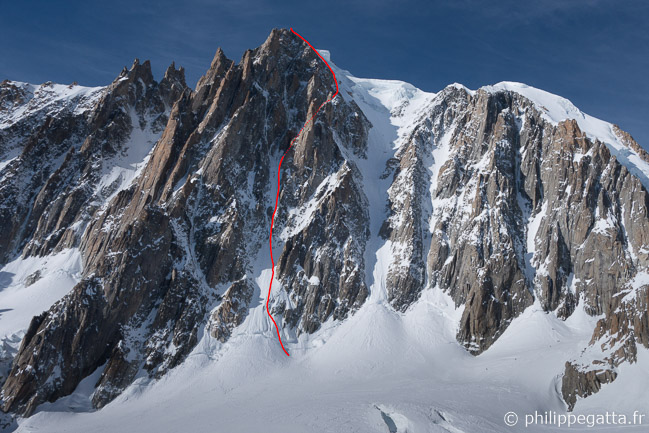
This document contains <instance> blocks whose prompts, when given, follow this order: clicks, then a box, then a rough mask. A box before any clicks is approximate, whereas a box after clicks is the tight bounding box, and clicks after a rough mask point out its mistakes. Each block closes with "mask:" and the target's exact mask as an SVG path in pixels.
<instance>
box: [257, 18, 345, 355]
mask: <svg viewBox="0 0 649 433" xmlns="http://www.w3.org/2000/svg"><path fill="white" fill-rule="evenodd" d="M291 31H292V32H293V34H295V35H297V36H298V37H299V38H300V39H302V40H303V41H304V42H306V43H307V45H308V46H310V47H311V49H312V50H313V52H315V53H316V54H317V55H318V57H320V59H322V61H323V62H325V65H327V67H328V68H329V70H330V71H331V75H333V77H334V83H336V93H334V94H333V96H331V97H330V98H329V99H327V100H326V101H324V102H323V103H322V104H320V106H319V107H318V109H317V110H316V111H315V113H313V116H311V118H310V119H308V120H307V121H306V122H304V126H302V129H300V132H298V133H297V135H296V136H295V137H293V139H292V140H291V143H290V144H289V146H288V149H286V152H284V154H283V155H282V158H281V159H280V160H279V167H277V194H276V195H275V209H273V216H272V217H271V219H270V239H269V245H270V261H271V263H272V264H273V266H272V268H271V269H272V276H271V277H270V285H269V286H268V297H267V298H266V312H267V313H268V317H270V320H272V321H273V324H274V325H275V329H276V330H277V338H278V339H279V344H280V345H281V346H282V350H283V351H284V353H286V356H291V355H289V354H288V352H287V351H286V348H284V343H282V336H281V335H280V334H279V327H278V326H277V322H275V319H273V316H272V314H270V310H269V308H268V303H269V302H270V291H271V289H272V288H273V279H274V278H275V261H274V260H273V224H274V223H275V213H276V212H277V205H278V203H279V189H280V172H281V170H282V162H283V161H284V157H285V156H286V154H287V153H288V151H289V150H291V148H292V147H293V143H295V140H297V139H298V138H299V137H300V135H301V134H302V132H303V131H304V129H305V128H306V127H307V125H308V124H309V123H311V122H312V121H313V119H315V116H316V115H317V114H318V112H319V111H320V109H321V108H322V107H324V106H325V104H327V103H329V102H331V101H332V100H333V99H334V98H335V97H336V95H337V94H338V80H336V74H335V73H334V70H333V69H331V66H329V63H327V61H326V60H325V59H324V57H322V56H321V55H320V53H319V52H318V51H317V50H316V49H315V48H313V45H311V44H310V43H309V41H307V40H306V39H304V38H303V37H302V36H301V35H300V34H299V33H297V32H296V31H295V30H293V29H292V28H291Z"/></svg>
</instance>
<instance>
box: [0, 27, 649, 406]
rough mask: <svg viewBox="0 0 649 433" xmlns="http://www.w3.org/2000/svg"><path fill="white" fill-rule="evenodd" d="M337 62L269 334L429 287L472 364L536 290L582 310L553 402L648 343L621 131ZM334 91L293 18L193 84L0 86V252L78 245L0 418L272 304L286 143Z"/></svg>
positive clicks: (113, 377) (550, 98) (305, 169)
mask: <svg viewBox="0 0 649 433" xmlns="http://www.w3.org/2000/svg"><path fill="white" fill-rule="evenodd" d="M322 53H323V54H325V56H326V57H327V58H328V53H326V52H322ZM332 66H333V65H332ZM335 71H336V74H337V76H338V79H339V81H340V88H341V93H340V97H337V98H336V99H335V100H334V101H333V102H332V103H331V104H328V105H326V106H325V107H324V108H323V110H322V111H321V113H320V114H319V115H318V117H317V118H316V120H315V122H314V123H312V124H311V125H310V126H309V127H308V128H307V129H306V130H305V131H304V133H303V134H302V135H301V136H300V138H299V139H298V140H297V141H296V143H295V146H294V149H293V150H292V152H291V153H289V156H288V157H287V158H288V159H287V160H285V162H284V164H285V167H286V168H285V169H284V170H283V172H282V180H281V183H282V189H281V195H280V207H279V210H278V214H277V216H276V227H275V231H276V233H277V234H278V235H276V238H275V240H274V241H275V244H274V247H273V248H274V250H275V251H276V255H277V256H278V257H279V260H278V261H277V267H276V275H277V277H276V279H277V282H278V285H277V287H278V290H276V291H274V293H273V297H272V298H271V306H272V309H271V311H272V313H273V315H274V316H275V318H276V319H278V324H279V325H280V328H281V329H282V332H283V335H284V337H283V338H284V339H285V341H288V343H289V344H291V343H292V342H293V343H294V342H297V341H300V339H301V338H305V336H306V337H308V336H309V335H317V333H318V332H319V330H320V329H321V328H322V326H323V324H327V323H331V322H332V321H333V322H339V321H344V320H346V319H347V318H349V317H350V316H351V315H353V314H354V313H355V312H356V311H358V310H359V309H360V308H361V307H362V306H363V305H364V304H366V303H367V302H369V301H370V300H371V299H372V297H374V299H383V300H384V301H385V302H386V303H388V304H389V305H390V306H391V307H392V308H393V309H394V310H396V311H399V312H405V311H408V309H410V308H412V307H413V306H414V305H415V304H416V303H417V302H418V300H419V299H420V297H421V295H422V293H424V292H425V291H429V290H439V291H443V292H444V293H447V294H448V295H449V296H450V297H451V298H452V300H453V302H454V303H455V305H456V308H458V309H461V311H462V316H461V319H460V320H459V322H458V323H457V335H456V338H457V342H458V343H459V344H460V345H462V346H463V347H464V348H465V349H466V350H467V351H469V352H470V353H472V354H474V355H478V354H481V353H483V352H485V351H488V350H489V348H490V347H491V346H492V345H493V344H494V343H495V342H496V341H497V340H498V339H499V337H500V336H501V335H503V333H504V332H505V331H506V330H507V329H508V327H509V326H510V324H511V323H512V321H513V320H514V319H515V318H516V317H519V316H520V315H521V314H522V313H523V312H524V311H525V310H526V309H527V308H529V307H531V306H532V305H537V306H540V308H542V309H543V310H545V311H547V312H548V314H554V315H556V316H558V317H560V318H562V319H566V318H569V317H570V316H571V315H573V314H574V313H575V311H576V310H577V309H583V310H585V311H586V312H587V313H588V314H590V315H591V316H595V317H598V318H599V321H598V322H597V326H596V328H595V329H594V330H593V335H592V339H591V341H590V344H589V345H588V346H587V347H583V348H578V349H577V351H576V353H575V354H571V355H570V356H567V357H566V365H565V370H564V371H557V375H558V376H560V377H561V379H560V382H561V383H560V386H559V388H560V393H561V397H562V398H563V400H564V401H565V403H566V404H567V407H568V408H569V409H572V408H574V406H575V404H576V403H577V401H578V399H579V398H583V397H587V396H588V395H591V394H593V393H595V392H597V391H599V390H600V388H601V387H602V385H603V384H605V383H608V382H610V381H612V380H614V379H615V378H616V376H617V371H618V367H619V365H620V364H621V363H624V362H626V363H633V362H635V361H636V359H637V358H636V355H637V351H638V350H639V349H638V348H639V347H644V348H646V347H649V336H648V334H647V332H648V316H647V303H648V301H649V299H648V296H649V294H648V292H647V284H649V277H648V276H649V270H648V267H649V263H648V260H649V255H648V254H649V248H647V246H646V245H647V236H649V214H648V213H647V212H648V210H647V209H648V206H649V199H648V196H647V189H646V188H647V185H649V181H647V179H648V176H647V174H649V158H648V157H647V154H646V152H644V151H643V150H642V149H641V148H640V146H639V145H638V144H637V143H635V141H633V139H632V138H631V137H630V135H628V134H626V133H624V132H623V131H621V130H620V129H619V128H617V127H615V126H613V125H609V124H606V123H605V122H601V121H598V120H596V119H592V118H590V117H588V116H587V115H584V114H583V113H581V112H580V111H579V110H577V109H576V108H574V106H572V104H570V103H569V102H568V101H566V100H564V99H561V98H558V97H556V96H554V95H549V94H547V93H545V92H542V91H538V90H536V89H533V88H529V87H527V86H524V85H520V84H517V83H501V84H499V85H496V86H488V87H484V88H481V89H479V90H477V91H471V90H469V89H466V88H465V87H463V86H461V85H451V86H448V87H447V88H445V89H443V90H442V91H441V92H439V93H437V94H430V93H425V92H422V91H420V90H418V89H416V88H414V87H412V86H410V85H408V84H406V83H401V82H388V81H381V80H364V79H358V78H356V77H353V76H352V75H351V74H349V73H348V72H346V71H343V70H341V69H339V68H337V67H335ZM334 87H335V86H334V83H333V81H332V77H331V74H330V73H329V71H328V69H327V68H326V66H325V65H324V64H323V63H322V62H321V60H319V59H318V58H317V56H316V55H315V54H314V53H313V52H312V51H311V50H310V48H309V47H308V46H307V45H306V44H304V43H303V42H302V41H300V40H299V39H298V38H297V37H295V36H294V35H292V34H291V33H290V32H289V31H287V30H273V32H272V33H271V35H270V36H269V38H268V39H267V40H266V41H265V42H264V44H263V45H261V46H260V47H259V48H257V49H255V50H249V51H247V52H246V53H245V54H244V55H243V57H242V59H241V60H240V62H239V63H235V62H234V61H232V60H229V59H228V58H227V57H225V55H224V53H223V52H222V51H221V50H219V51H217V53H216V55H215V57H214V60H213V61H212V64H211V65H210V68H209V70H208V71H207V72H206V74H205V75H204V76H203V77H202V78H201V80H200V81H199V82H198V84H197V86H196V89H195V90H191V89H189V88H188V87H187V85H186V84H185V80H184V74H183V70H182V68H180V69H179V70H177V69H176V68H175V66H174V65H172V66H171V67H170V68H169V69H168V70H167V72H166V74H165V76H164V78H163V79H162V80H161V81H160V82H159V83H157V82H155V80H154V79H153V76H152V74H151V69H150V65H149V64H148V62H144V63H142V64H140V62H139V61H136V62H135V63H134V64H133V66H132V67H131V69H130V70H124V71H123V72H122V73H121V74H120V75H119V76H118V77H117V79H116V80H115V81H114V82H113V83H112V84H111V85H110V86H108V87H105V88H97V89H85V88H80V87H79V86H70V87H69V88H68V87H66V86H59V85H53V84H45V85H43V86H41V87H35V86H31V85H26V84H20V83H13V82H8V81H5V82H3V83H2V85H0V157H1V160H2V161H4V162H3V163H2V164H3V165H2V166H0V170H1V171H0V221H1V223H2V227H3V228H7V229H6V230H4V229H3V230H2V233H0V263H4V264H6V263H9V262H11V261H12V260H15V259H16V258H17V257H22V258H28V257H45V256H48V255H51V254H54V253H57V252H60V251H63V250H66V249H70V248H72V249H78V250H79V251H80V253H81V256H82V257H83V273H82V275H81V277H80V279H79V281H78V283H77V284H76V285H75V286H74V288H72V290H71V291H70V292H69V293H68V294H67V295H65V296H64V297H63V298H62V299H60V300H59V301H58V302H56V303H55V304H54V305H52V306H51V308H50V309H49V310H48V311H45V312H43V313H42V314H38V312H35V313H36V314H37V315H36V317H34V318H33V319H32V321H31V323H30V324H29V326H27V327H26V328H25V330H24V336H23V337H22V342H21V343H20V347H19V348H18V347H16V348H15V349H12V350H7V351H6V353H8V354H9V355H6V358H7V359H6V362H7V366H9V362H10V363H11V365H10V367H9V368H8V369H7V371H6V372H5V371H0V373H1V374H0V377H2V378H3V379H2V380H3V385H2V392H1V394H0V401H1V408H2V410H3V411H5V412H9V413H16V414H21V415H25V416H29V415H30V414H32V413H33V412H34V411H35V410H36V409H37V408H38V407H39V405H41V404H43V403H45V402H51V401H55V400H57V399H59V398H61V397H63V396H66V395H69V394H71V393H72V392H74V390H75V389H76V388H77V386H78V384H79V383H80V382H81V380H82V379H84V378H85V377H87V376H89V375H90V374H91V373H93V372H96V371H100V372H101V375H100V377H99V379H98V381H97V382H96V384H95V391H94V393H93V395H92V404H93V406H94V407H95V408H101V407H103V406H104V405H106V404H107V403H109V402H110V401H112V400H113V399H114V398H115V397H117V396H118V395H119V394H120V393H121V392H122V391H123V390H124V389H125V388H127V387H128V386H129V385H130V384H131V383H132V382H133V381H134V380H136V378H138V377H142V376H147V377H152V378H159V377H161V376H163V375H164V374H166V373H167V372H168V371H169V370H170V369H171V368H174V367H175V366H178V365H180V364H181V363H183V362H184V360H185V359H186V357H187V355H188V354H189V353H190V352H191V350H192V349H194V347H195V346H196V345H197V343H198V342H199V341H200V340H201V339H205V338H211V339H214V341H216V342H218V344H223V343H225V342H226V341H228V339H229V338H230V336H231V335H232V333H233V332H234V330H235V329H236V328H237V327H238V326H240V325H241V324H242V323H243V322H244V320H246V318H249V317H251V316H252V314H253V313H252V311H253V310H254V309H255V308H258V307H257V304H258V303H259V301H260V300H261V299H262V297H263V296H265V295H263V291H264V288H263V287H261V291H260V287H259V284H258V274H259V272H260V270H263V269H265V268H267V267H268V266H269V265H268V263H269V260H267V259H266V254H267V251H266V245H267V244H266V242H267V234H268V228H269V222H270V214H269V206H270V205H271V203H272V200H273V199H274V195H273V192H274V191H276V185H274V184H273V182H275V179H274V173H275V170H276V167H277V163H278V160H279V156H280V155H281V154H282V153H283V151H284V150H285V149H286V148H287V146H288V144H289V141H290V139H291V138H292V137H293V136H294V135H295V133H297V131H298V130H299V129H300V128H301V125H302V124H303V123H304V120H305V119H307V118H309V117H310V116H311V114H312V113H313V111H314V110H315V109H316V108H317V107H318V106H319V105H320V104H321V103H322V101H324V100H326V99H327V97H328V96H329V95H330V94H331V93H332V92H333V89H334ZM275 245H276V246H275ZM33 278H34V279H38V278H39V276H38V275H33ZM41 278H45V277H43V276H41ZM25 285H26V284H25ZM0 320H2V319H1V317H0ZM16 331H18V330H16ZM0 337H2V338H3V339H4V336H0ZM12 341H13V340H12ZM13 344H14V346H12V347H15V342H14V343H13ZM289 351H290V350H289ZM0 365H2V364H0Z"/></svg>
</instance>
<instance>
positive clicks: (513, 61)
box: [0, 0, 649, 148]
mask: <svg viewBox="0 0 649 433" xmlns="http://www.w3.org/2000/svg"><path fill="white" fill-rule="evenodd" d="M648 23H649V2H648V1H644V0H625V1H620V0H536V1H533V2H532V1H524V0H517V1H512V0H503V1H481V0H455V1H444V2H442V1H435V0H430V1H409V0H401V1H388V0H371V1H370V0H347V1H337V0H331V1H326V0H321V1H318V2H307V1H292V0H288V1H282V2H280V1H278V0H275V1H267V0H238V1H235V0H222V1H213V0H185V1H178V0H175V1H170V0H156V1H136V0H132V1H127V0H113V1H102V2H99V1H94V0H85V1H77V0H68V1H65V2H54V1H51V0H50V1H35V0H23V1H12V2H8V1H2V3H0V41H1V45H0V46H2V51H1V54H0V80H2V79H4V78H9V79H12V80H22V81H29V82H34V83H42V82H44V81H48V80H52V81H56V82H62V83H70V82H73V81H78V82H79V83H80V84H83V85H101V84H107V83H109V82H110V81H112V79H113V78H114V77H115V76H116V75H117V74H118V73H119V71H120V70H121V68H122V67H123V66H130V65H131V63H132V61H133V59H134V58H135V57H139V58H140V59H142V60H144V59H150V60H151V62H152V64H153V68H154V73H155V75H156V77H158V78H159V77H160V76H161V74H162V73H163V71H164V69H165V68H166V67H167V66H168V65H169V64H170V63H171V62H172V61H174V60H175V61H176V64H177V65H183V66H184V67H185V68H186V70H187V78H188V84H190V85H191V86H192V87H193V86H194V84H195V83H196V81H197V80H198V78H199V77H200V75H202V73H203V72H204V71H205V70H206V68H207V67H208V66H209V63H210V61H211V59H212V57H213V55H214V52H215V51H216V48H217V47H218V46H221V47H223V49H224V50H225V53H226V55H227V56H228V57H230V58H232V59H235V60H239V58H240V57H241V55H242V53H243V52H244V50H245V49H246V48H253V47H256V46H258V45H259V44H260V43H262V42H263V40H264V39H265V38H266V36H267V35H268V33H269V32H270V30H271V29H272V28H273V27H294V28H295V29H296V31H298V32H300V33H301V34H302V35H303V36H305V37H306V38H307V39H309V41H310V42H312V43H313V44H314V45H315V46H316V47H317V48H326V49H328V50H330V51H331V52H332V58H333V60H334V62H336V63H337V64H338V66H340V67H342V68H345V69H348V70H349V71H350V72H352V73H353V74H354V75H356V76H362V77H372V78H390V79H401V80H404V81H408V82H410V83H412V84H414V85H415V86H417V87H419V88H421V89H423V90H426V91H433V92H434V91H438V90H440V89H441V88H443V87H444V86H445V85H447V84H449V83H453V82H459V83H462V84H464V85H466V86H468V87H470V88H474V89H475V88H477V87H480V86H482V85H485V84H493V83H496V82H498V81H504V80H507V81H521V82H524V83H527V84H529V85H532V86H535V87H539V88H541V89H544V90H548V91H550V92H553V93H557V94H560V95H562V96H565V97H567V98H568V99H570V100H572V101H573V102H574V103H575V105H577V106H578V107H579V108H581V109H582V110H583V111H585V112H587V113H589V114H591V115H594V116H596V117H599V118H602V119H605V120H608V121H611V122H614V123H617V124H619V125H620V126H621V127H622V128H623V129H625V130H627V131H629V132H630V133H631V134H632V135H633V136H634V137H635V138H636V139H637V140H638V141H639V142H640V144H641V145H643V146H644V147H645V148H649V121H648V119H649V24H648Z"/></svg>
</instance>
